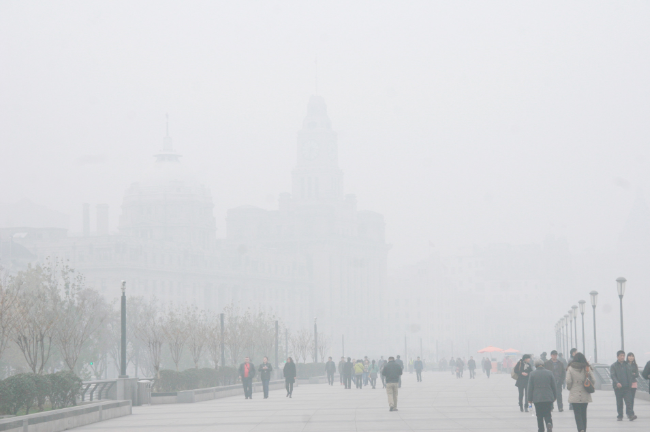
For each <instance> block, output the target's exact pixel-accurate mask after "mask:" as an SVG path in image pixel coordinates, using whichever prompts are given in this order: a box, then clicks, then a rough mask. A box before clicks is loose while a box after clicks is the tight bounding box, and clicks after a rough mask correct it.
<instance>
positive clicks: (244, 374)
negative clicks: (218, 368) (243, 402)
mask: <svg viewBox="0 0 650 432" xmlns="http://www.w3.org/2000/svg"><path fill="white" fill-rule="evenodd" d="M239 376H240V377H241V383H242V385H243V386H244V396H245V397H246V399H253V377H254V376H255V366H253V363H251V359H250V358H248V357H246V358H245V359H244V363H242V364H240V365H239Z"/></svg>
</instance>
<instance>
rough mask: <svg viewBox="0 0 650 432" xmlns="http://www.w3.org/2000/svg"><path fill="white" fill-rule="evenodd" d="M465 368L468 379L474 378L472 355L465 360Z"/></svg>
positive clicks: (474, 368) (474, 365) (474, 366)
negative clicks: (467, 372)
mask: <svg viewBox="0 0 650 432" xmlns="http://www.w3.org/2000/svg"><path fill="white" fill-rule="evenodd" d="M467 369H469V379H475V378H476V372H474V371H475V370H476V361H475V360H474V357H472V356H470V357H469V360H467Z"/></svg>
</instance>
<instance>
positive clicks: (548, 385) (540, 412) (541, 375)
mask: <svg viewBox="0 0 650 432" xmlns="http://www.w3.org/2000/svg"><path fill="white" fill-rule="evenodd" d="M560 390H562V388H561V387H560ZM557 392H558V388H557V380H556V378H555V376H554V375H553V372H552V371H550V370H548V369H545V368H544V360H542V359H541V358H540V359H537V360H536V361H535V370H534V371H533V372H532V373H531V374H530V376H529V378H528V392H527V393H528V394H527V400H528V402H529V403H531V402H532V403H534V404H535V414H536V415H537V430H538V431H539V432H544V426H545V425H546V428H547V429H548V430H549V431H551V430H553V419H552V417H551V410H552V409H553V401H554V400H555V399H556V397H557Z"/></svg>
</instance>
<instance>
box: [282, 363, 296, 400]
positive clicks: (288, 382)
mask: <svg viewBox="0 0 650 432" xmlns="http://www.w3.org/2000/svg"><path fill="white" fill-rule="evenodd" d="M282 372H283V373H284V385H285V387H286V388H287V396H286V397H289V398H290V397H291V395H293V383H295V382H296V364H295V363H294V362H293V359H292V358H291V357H289V358H287V362H286V363H285V364H284V369H282Z"/></svg>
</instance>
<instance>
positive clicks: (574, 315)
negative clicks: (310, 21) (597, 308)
mask: <svg viewBox="0 0 650 432" xmlns="http://www.w3.org/2000/svg"><path fill="white" fill-rule="evenodd" d="M571 309H573V318H578V306H576V305H573V306H571Z"/></svg>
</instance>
